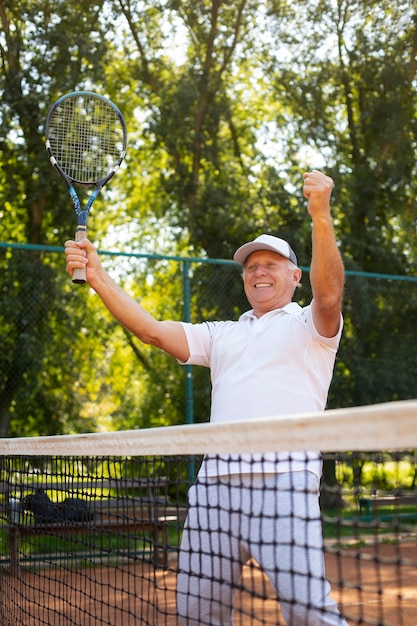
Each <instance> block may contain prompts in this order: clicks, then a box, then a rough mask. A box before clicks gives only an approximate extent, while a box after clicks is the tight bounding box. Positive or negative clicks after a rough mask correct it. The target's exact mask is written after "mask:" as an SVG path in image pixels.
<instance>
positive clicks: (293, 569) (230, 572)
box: [177, 471, 347, 626]
mask: <svg viewBox="0 0 417 626" xmlns="http://www.w3.org/2000/svg"><path fill="white" fill-rule="evenodd" d="M318 496H319V481H318V478H317V477H316V476H315V475H314V474H312V473H311V472H307V471H306V472H294V473H286V474H270V475H267V476H263V475H260V474H259V475H243V476H238V475H233V476H222V477H220V478H215V479H210V478H204V479H203V480H202V479H199V480H197V482H196V484H195V485H193V486H192V487H191V489H190V492H189V504H190V509H189V514H188V517H187V521H186V524H185V529H184V534H183V539H182V544H181V552H180V558H179V572H178V581H177V613H178V621H179V624H180V625H181V626H197V625H198V626H203V625H207V626H233V613H232V606H233V598H234V595H235V593H236V590H237V588H238V584H239V579H240V575H241V571H242V567H243V565H244V564H245V563H246V562H247V560H248V559H249V558H250V557H252V558H254V559H255V560H256V561H257V562H258V564H259V565H260V567H261V568H262V570H263V571H264V572H265V573H266V574H267V576H268V578H269V580H270V581H271V583H272V585H273V587H274V589H275V591H276V594H277V597H278V599H279V602H280V605H281V610H282V612H283V615H284V618H285V620H286V622H287V624H288V626H325V625H326V626H347V622H346V621H345V620H344V618H343V617H341V615H340V614H339V611H338V609H337V607H336V603H335V602H334V601H333V600H332V599H331V598H330V597H329V591H330V585H329V583H328V582H327V580H326V576H325V565H324V553H323V539H322V528H321V517H320V508H319V499H318Z"/></svg>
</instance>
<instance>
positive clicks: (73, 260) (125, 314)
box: [65, 239, 190, 361]
mask: <svg viewBox="0 0 417 626" xmlns="http://www.w3.org/2000/svg"><path fill="white" fill-rule="evenodd" d="M65 255H66V261H67V272H68V273H69V274H70V276H72V274H73V272H74V269H76V268H81V267H84V266H85V267H86V270H87V282H88V284H89V285H90V287H91V288H92V289H94V291H95V292H96V293H97V294H98V295H99V296H100V298H101V299H102V301H103V303H104V304H105V306H106V307H107V308H108V310H109V311H110V313H112V315H114V317H115V318H116V319H117V320H118V321H119V322H120V323H121V324H122V325H123V326H125V327H126V328H127V329H129V330H130V331H131V332H132V333H133V334H134V335H136V337H138V338H139V339H140V340H141V341H142V342H143V343H147V344H151V345H154V346H156V347H158V348H161V349H162V350H164V351H165V352H167V353H168V354H170V355H171V356H173V357H175V358H176V359H180V360H181V361H187V360H188V358H189V354H190V353H189V349H188V343H187V339H186V336H185V332H184V329H183V327H182V324H181V323H180V322H174V321H158V320H156V319H155V318H154V317H152V315H151V314H150V313H148V312H147V311H146V310H145V309H144V308H143V307H142V306H141V305H140V304H139V303H138V302H137V301H136V300H134V299H133V298H132V297H131V296H129V295H128V294H127V293H126V292H125V291H123V289H122V288H121V287H120V286H119V285H118V284H117V283H116V282H115V281H114V280H113V279H112V278H111V277H110V276H109V275H108V274H107V272H106V271H105V269H104V268H103V266H102V264H101V262H100V259H99V256H98V254H97V250H96V249H95V247H94V246H93V244H92V243H91V242H90V241H88V239H84V240H82V241H80V242H77V243H76V242H75V241H67V242H66V243H65Z"/></svg>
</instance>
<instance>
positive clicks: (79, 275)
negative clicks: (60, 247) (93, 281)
mask: <svg viewBox="0 0 417 626" xmlns="http://www.w3.org/2000/svg"><path fill="white" fill-rule="evenodd" d="M82 239H87V228H86V227H85V226H77V230H76V231H75V241H81V240H82ZM72 282H73V283H75V284H76V285H85V283H86V282H87V272H86V269H85V267H82V268H77V269H75V270H74V272H73V274H72Z"/></svg>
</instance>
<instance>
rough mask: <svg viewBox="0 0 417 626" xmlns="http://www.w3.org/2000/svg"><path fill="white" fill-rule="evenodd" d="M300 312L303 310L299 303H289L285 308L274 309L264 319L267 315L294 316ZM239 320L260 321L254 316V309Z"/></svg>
mask: <svg viewBox="0 0 417 626" xmlns="http://www.w3.org/2000/svg"><path fill="white" fill-rule="evenodd" d="M300 310H301V307H300V305H299V304H297V302H289V303H288V304H286V305H285V306H284V307H282V309H273V310H272V311H268V313H264V315H262V317H265V315H268V316H270V317H273V316H275V315H280V314H281V313H287V314H288V315H294V314H295V313H298V311H300ZM239 319H240V320H243V319H258V318H257V317H256V316H255V315H254V313H253V309H250V310H249V311H246V312H245V313H243V314H242V315H241V316H240V318H239Z"/></svg>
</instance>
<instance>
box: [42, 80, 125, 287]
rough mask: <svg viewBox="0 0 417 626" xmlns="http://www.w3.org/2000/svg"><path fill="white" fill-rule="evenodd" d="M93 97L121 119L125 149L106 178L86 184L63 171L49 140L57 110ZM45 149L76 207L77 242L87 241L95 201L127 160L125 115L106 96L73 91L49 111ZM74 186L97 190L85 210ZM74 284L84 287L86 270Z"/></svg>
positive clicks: (78, 271)
mask: <svg viewBox="0 0 417 626" xmlns="http://www.w3.org/2000/svg"><path fill="white" fill-rule="evenodd" d="M84 96H85V97H91V98H95V99H98V100H101V101H102V102H104V103H106V104H107V105H109V106H110V107H111V108H112V109H113V110H114V112H115V113H116V115H117V117H118V118H119V121H120V123H121V127H122V130H123V148H122V150H121V152H120V156H119V158H118V159H117V161H116V163H115V164H114V166H113V167H112V168H111V169H110V171H109V172H108V174H106V176H104V177H103V178H101V179H99V180H96V181H91V182H90V181H89V182H84V181H80V180H77V179H75V178H73V177H72V176H70V175H68V174H67V173H66V172H65V171H64V170H63V169H62V167H61V166H60V165H59V163H58V161H57V159H56V157H55V155H54V153H53V151H52V148H51V142H50V139H49V127H50V122H51V118H52V115H53V114H54V112H55V110H56V109H57V108H58V107H59V106H60V105H61V104H62V103H63V102H64V101H65V100H68V99H70V98H76V97H84ZM45 137H46V140H45V148H46V150H47V152H48V156H49V161H50V162H51V164H52V165H53V167H54V168H55V170H56V171H57V172H58V174H59V175H60V176H61V178H62V179H63V180H64V181H65V183H66V185H67V188H68V192H69V194H70V196H71V199H72V203H73V206H74V210H75V213H76V216H77V228H76V231H75V241H81V240H82V239H86V238H87V218H88V214H89V212H90V209H91V206H92V204H93V202H94V200H95V199H96V198H97V196H98V194H99V193H100V191H101V190H102V188H103V187H104V185H105V184H106V183H108V182H109V180H110V179H111V178H113V176H114V175H115V174H116V172H117V171H118V169H119V168H120V166H121V164H122V162H123V159H124V158H125V155H126V148H127V131H126V123H125V120H124V118H123V115H122V113H121V111H120V110H119V109H118V107H117V106H116V105H115V104H114V103H113V102H112V101H111V100H109V99H108V98H106V97H105V96H102V95H100V94H97V93H94V92H92V91H72V92H70V93H67V94H65V95H63V96H61V97H60V98H58V100H56V101H55V102H54V104H53V105H52V106H51V108H50V109H49V112H48V116H47V118H46V125H45ZM74 185H80V186H82V187H92V186H93V185H95V189H94V190H93V191H92V193H91V195H90V197H89V199H88V202H87V204H86V206H85V209H82V208H81V202H80V199H79V198H78V195H77V192H76V190H75V186H74ZM72 282H73V283H75V284H79V285H83V284H85V283H86V282H87V281H86V269H85V268H82V269H75V270H74V273H73V277H72Z"/></svg>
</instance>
